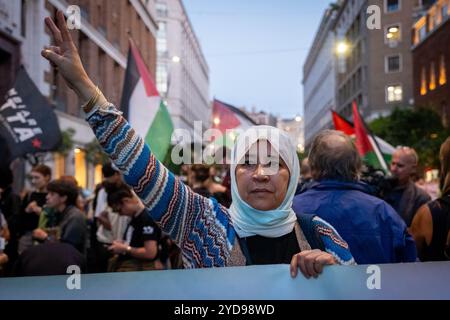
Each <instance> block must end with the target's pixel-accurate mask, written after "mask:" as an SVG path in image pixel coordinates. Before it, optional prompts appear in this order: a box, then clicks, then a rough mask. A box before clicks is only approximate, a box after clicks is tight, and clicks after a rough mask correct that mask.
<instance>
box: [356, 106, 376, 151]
mask: <svg viewBox="0 0 450 320" xmlns="http://www.w3.org/2000/svg"><path fill="white" fill-rule="evenodd" d="M353 122H354V124H355V136H356V148H357V149H358V152H359V154H360V155H361V156H365V155H366V153H368V152H371V151H375V150H374V149H373V147H372V144H371V143H370V141H369V138H368V136H367V131H366V128H365V126H364V122H363V120H362V119H361V115H360V114H359V111H358V106H357V105H356V102H353Z"/></svg>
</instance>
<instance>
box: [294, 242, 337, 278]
mask: <svg viewBox="0 0 450 320" xmlns="http://www.w3.org/2000/svg"><path fill="white" fill-rule="evenodd" d="M333 264H336V259H335V258H334V257H333V256H332V255H331V254H329V253H327V252H325V251H321V250H318V249H315V250H306V251H302V252H300V253H297V254H296V255H294V256H293V257H292V260H291V268H290V269H291V276H292V278H295V277H296V276H297V273H298V269H300V271H301V273H302V274H303V275H304V276H305V277H306V278H308V279H309V278H310V277H314V278H317V277H318V276H319V274H321V273H322V271H323V267H324V266H325V265H333Z"/></svg>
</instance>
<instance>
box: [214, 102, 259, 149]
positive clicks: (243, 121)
mask: <svg viewBox="0 0 450 320" xmlns="http://www.w3.org/2000/svg"><path fill="white" fill-rule="evenodd" d="M212 124H213V125H212V128H213V129H218V130H220V132H221V133H222V136H220V137H218V138H216V139H215V140H214V141H213V143H214V146H215V149H217V148H219V147H227V148H229V149H230V150H231V149H232V147H233V145H234V141H235V140H236V138H237V136H238V135H239V133H240V132H241V131H245V130H247V129H248V128H250V127H251V126H254V125H256V123H255V122H254V121H253V120H252V119H250V117H249V116H247V115H246V114H245V113H244V112H242V111H241V110H239V109H238V108H236V107H234V106H232V105H229V104H227V103H224V102H222V101H219V100H216V99H214V101H213V110H212Z"/></svg>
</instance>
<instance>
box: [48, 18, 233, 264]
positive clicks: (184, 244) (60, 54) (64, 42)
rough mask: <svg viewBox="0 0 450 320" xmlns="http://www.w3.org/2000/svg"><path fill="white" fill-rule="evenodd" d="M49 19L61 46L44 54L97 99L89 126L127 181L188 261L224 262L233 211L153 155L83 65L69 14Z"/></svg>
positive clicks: (83, 94)
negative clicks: (191, 185) (189, 184)
mask: <svg viewBox="0 0 450 320" xmlns="http://www.w3.org/2000/svg"><path fill="white" fill-rule="evenodd" d="M45 22H46V24H47V26H48V27H49V28H50V30H51V32H52V34H53V37H54V41H55V44H56V46H51V47H46V48H45V49H44V50H43V52H42V55H43V56H44V57H45V58H46V59H48V60H49V61H50V62H51V63H52V65H54V66H55V67H57V68H58V69H59V71H60V73H61V74H62V76H63V77H64V79H65V80H66V82H67V83H68V85H69V87H71V88H72V89H73V90H74V91H75V92H76V93H77V95H78V96H79V97H80V99H81V100H83V101H86V102H88V101H91V102H92V98H93V97H95V98H96V99H95V100H97V101H96V103H93V104H92V107H93V108H88V109H85V112H87V120H88V123H89V125H90V126H91V128H92V129H93V131H94V133H95V135H96V137H97V139H98V141H99V142H100V144H101V146H102V148H103V150H104V151H105V152H106V153H107V154H108V155H109V157H110V159H111V160H112V161H113V162H114V163H115V165H116V166H117V167H118V168H119V169H120V170H121V171H122V173H123V174H124V178H125V181H126V182H127V183H128V184H129V185H130V186H131V187H133V189H134V190H135V192H136V194H138V196H139V197H140V198H141V199H142V200H143V202H144V204H145V205H146V206H147V207H148V209H149V211H150V213H151V216H152V218H153V220H155V221H156V222H158V223H159V224H160V226H161V229H162V230H163V231H164V232H166V233H167V234H169V235H170V236H171V238H172V239H174V240H175V241H176V242H177V243H178V244H179V245H180V248H181V249H182V250H183V257H184V261H185V265H187V266H196V267H198V266H220V265H224V264H225V261H224V259H225V260H226V259H227V258H228V256H229V251H230V249H231V246H232V244H231V243H230V241H233V239H234V237H233V236H232V235H233V234H234V233H233V232H234V231H233V230H234V229H232V226H231V224H230V218H229V215H228V212H227V211H226V210H225V209H223V208H221V207H219V205H218V204H217V202H214V201H211V200H209V199H207V198H203V197H201V196H200V195H198V194H195V193H193V192H192V191H191V189H190V188H188V187H186V186H185V185H184V184H183V183H182V182H181V181H179V180H178V179H177V178H175V176H174V175H173V174H172V173H170V172H169V171H168V170H167V169H166V168H165V167H164V166H163V165H162V164H161V163H160V162H159V161H158V160H157V159H156V158H155V157H154V156H153V155H152V153H151V150H150V148H149V147H148V146H147V145H146V144H145V143H144V140H143V139H142V138H141V137H139V135H138V134H136V132H135V131H134V130H133V129H132V128H131V127H130V125H129V124H128V122H127V121H126V120H125V119H124V118H123V117H122V115H121V112H120V111H118V110H117V109H116V108H115V107H114V106H113V105H111V104H109V103H108V102H107V100H106V98H105V97H104V96H103V94H101V93H100V92H99V91H98V89H97V88H96V87H95V86H94V84H93V83H92V81H91V80H90V79H89V77H88V75H87V73H86V71H85V70H84V68H83V65H82V63H81V59H80V56H79V54H78V51H77V48H76V47H75V45H74V44H73V41H72V39H71V37H70V34H69V31H68V30H67V27H66V24H65V19H64V14H63V13H62V12H60V11H59V12H58V13H57V24H58V26H56V25H55V23H54V22H53V21H52V20H51V19H50V18H46V20H45ZM89 105H91V103H89ZM230 235H231V236H230ZM230 239H231V240H230Z"/></svg>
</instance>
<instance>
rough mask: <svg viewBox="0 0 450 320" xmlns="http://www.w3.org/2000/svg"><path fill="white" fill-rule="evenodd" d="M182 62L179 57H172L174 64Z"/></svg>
mask: <svg viewBox="0 0 450 320" xmlns="http://www.w3.org/2000/svg"><path fill="white" fill-rule="evenodd" d="M180 61H181V58H180V57H179V56H173V57H172V62H173V63H180Z"/></svg>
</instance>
